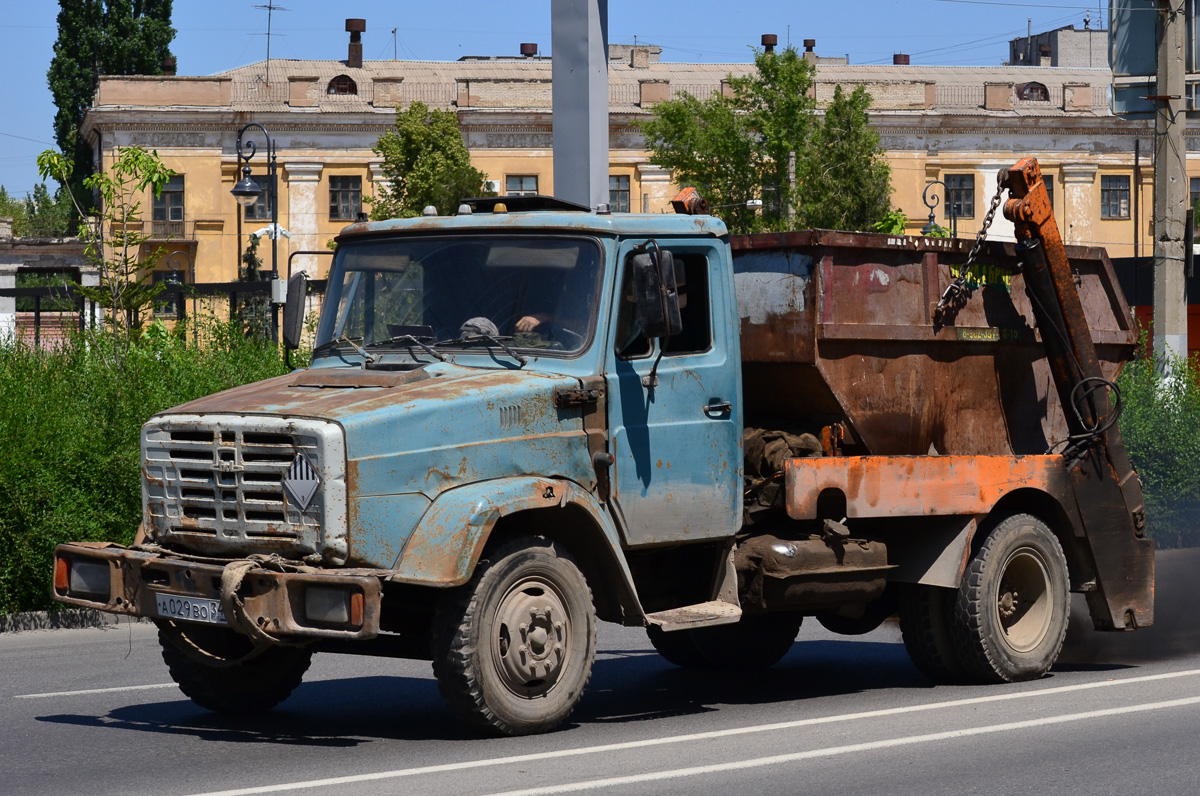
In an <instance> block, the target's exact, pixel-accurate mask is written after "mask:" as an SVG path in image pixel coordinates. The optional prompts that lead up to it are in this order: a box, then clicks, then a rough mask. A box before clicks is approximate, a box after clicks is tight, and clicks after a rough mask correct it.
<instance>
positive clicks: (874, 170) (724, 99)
mask: <svg viewBox="0 0 1200 796" xmlns="http://www.w3.org/2000/svg"><path fill="white" fill-rule="evenodd" d="M754 62H755V67H756V68H755V71H754V72H752V73H750V74H748V75H746V76H744V77H734V76H730V77H729V85H730V92H729V96H725V95H723V94H719V95H713V96H711V97H709V98H707V99H704V100H699V99H696V98H694V97H690V96H684V97H681V98H680V99H678V100H671V101H669V102H663V103H660V104H659V105H657V106H656V107H655V108H654V113H653V116H652V118H650V119H648V120H646V121H644V122H642V123H641V129H642V133H643V135H644V136H645V138H646V145H647V147H648V148H649V149H650V151H651V158H650V160H651V162H652V163H654V164H655V165H657V166H662V167H664V168H668V169H670V170H671V171H672V174H673V175H674V178H675V179H676V181H678V182H679V183H680V184H682V185H692V186H695V187H696V188H697V189H699V191H700V193H701V194H702V195H704V196H705V198H706V199H708V202H709V205H710V206H711V207H712V208H713V212H714V213H715V214H716V215H719V216H720V217H721V218H723V219H724V220H725V222H726V224H728V226H729V228H730V229H731V230H732V231H734V232H754V231H761V230H784V229H796V228H800V227H813V226H827V227H835V228H840V229H867V228H868V227H869V226H870V225H871V223H873V222H874V221H877V220H878V219H879V218H880V217H882V216H883V215H884V214H885V213H886V212H887V211H888V206H889V203H888V200H889V199H890V195H891V184H890V172H889V170H888V167H887V163H886V161H884V160H883V157H882V151H881V150H880V149H879V137H878V134H876V133H875V132H874V131H873V130H871V129H870V128H869V127H868V124H867V115H866V110H867V108H868V107H869V106H870V95H869V94H867V92H866V91H864V90H863V89H861V88H859V89H856V90H855V91H853V92H850V93H849V94H847V93H846V92H843V91H841V89H840V88H839V89H838V90H837V91H835V95H834V99H833V101H832V102H831V103H830V105H829V107H828V108H827V109H826V110H825V114H824V116H821V115H820V114H819V113H818V108H817V103H816V100H815V99H814V95H815V92H814V90H813V88H814V82H813V67H812V65H811V64H809V63H808V62H807V61H805V60H804V59H803V58H802V57H801V56H800V54H799V53H797V52H796V50H795V49H793V48H791V47H789V48H787V49H786V50H783V51H781V52H771V53H768V52H763V51H758V52H756V53H755V58H754ZM831 198H832V199H833V200H834V205H833V206H832V207H827V206H826V204H827V200H829V199H831ZM754 199H761V200H762V211H761V213H759V212H757V211H755V210H752V209H750V208H747V207H746V203H747V202H748V201H750V200H754Z"/></svg>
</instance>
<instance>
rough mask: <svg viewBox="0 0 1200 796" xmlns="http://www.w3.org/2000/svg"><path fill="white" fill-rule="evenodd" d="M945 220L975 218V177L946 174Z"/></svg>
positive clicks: (972, 175) (971, 175)
mask: <svg viewBox="0 0 1200 796" xmlns="http://www.w3.org/2000/svg"><path fill="white" fill-rule="evenodd" d="M943 181H944V182H945V183H946V218H974V217H975V175H974V174H947V175H946V176H945V179H944V180H943Z"/></svg>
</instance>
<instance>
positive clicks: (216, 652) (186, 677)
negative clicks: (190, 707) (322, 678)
mask: <svg viewBox="0 0 1200 796" xmlns="http://www.w3.org/2000/svg"><path fill="white" fill-rule="evenodd" d="M158 642H159V644H160V645H161V646H162V656H163V662H164V663H166V664H167V669H168V670H169V671H170V673H171V679H172V680H174V681H175V682H176V683H177V684H178V685H179V690H180V691H182V692H183V693H184V694H185V695H186V696H187V697H188V698H189V699H191V700H192V701H193V702H195V703H196V704H197V705H199V706H200V707H202V708H208V709H209V710H212V711H216V712H217V713H261V712H263V711H267V710H270V709H271V708H273V707H275V706H276V705H278V704H279V703H280V702H282V701H283V700H285V699H287V698H288V696H289V695H290V694H291V693H292V691H294V690H295V689H296V686H298V685H300V681H301V680H302V679H303V678H304V673H305V672H306V671H308V666H309V663H311V661H312V652H310V651H309V650H307V649H303V648H300V647H269V648H268V649H266V650H263V651H262V652H261V653H259V654H257V655H255V656H254V657H252V658H246V656H247V655H248V654H249V653H251V652H252V651H253V645H252V644H251V643H250V640H249V639H247V638H246V637H245V636H241V635H239V634H237V633H234V632H233V631H232V630H226V629H224V628H215V627H214V628H208V627H195V628H193V627H186V628H185V627H180V626H179V625H176V624H174V623H171V622H163V623H162V624H160V625H159V630H158ZM243 658H245V659H244V660H242V659H243Z"/></svg>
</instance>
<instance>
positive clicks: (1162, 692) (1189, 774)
mask: <svg viewBox="0 0 1200 796" xmlns="http://www.w3.org/2000/svg"><path fill="white" fill-rule="evenodd" d="M1196 563H1200V556H1197V555H1194V554H1192V553H1187V554H1176V555H1174V557H1171V556H1169V555H1167V556H1164V555H1160V561H1159V573H1160V577H1159V585H1158V596H1159V622H1158V624H1156V626H1155V627H1154V628H1151V629H1146V630H1142V631H1139V632H1138V633H1136V634H1122V635H1120V636H1119V637H1113V636H1111V635H1108V634H1105V635H1098V634H1092V633H1090V632H1080V631H1081V630H1082V628H1083V624H1084V623H1082V622H1075V623H1073V627H1072V631H1071V636H1070V639H1069V644H1068V648H1067V649H1066V651H1065V652H1064V656H1063V659H1062V662H1061V663H1060V665H1059V666H1057V667H1056V668H1055V670H1054V672H1053V673H1052V675H1051V676H1049V677H1047V678H1045V679H1043V680H1040V681H1038V682H1035V683H1025V684H1020V685H1013V686H989V687H946V686H939V687H933V686H931V685H930V684H929V683H928V682H927V681H925V680H924V679H923V678H922V677H921V676H920V675H919V674H917V672H916V670H915V669H914V668H913V667H912V665H911V664H910V663H909V661H908V658H907V656H906V654H905V652H904V647H903V645H902V644H901V643H900V638H899V632H898V630H897V629H896V628H895V626H894V625H885V626H884V627H882V628H880V629H879V630H877V631H876V632H874V633H871V634H868V635H866V636H862V637H858V638H846V637H838V636H833V635H831V634H829V633H826V632H825V631H823V630H822V629H821V628H820V627H819V626H818V625H817V624H816V623H815V622H813V623H811V626H810V625H809V624H806V625H805V627H804V629H803V630H802V631H801V635H800V639H799V642H798V643H797V644H796V645H795V647H794V648H793V649H792V652H791V653H790V654H789V655H788V657H787V658H785V659H784V661H783V662H782V663H781V664H779V665H778V666H777V667H775V668H774V669H772V670H770V671H769V672H766V673H762V674H758V675H754V676H752V677H746V678H741V679H732V678H730V677H728V676H722V675H718V674H708V673H695V672H687V671H683V670H680V669H676V668H674V667H672V666H670V665H669V664H667V663H666V662H665V661H663V660H662V659H661V658H659V657H658V656H657V655H656V654H655V653H654V651H653V649H651V648H650V646H649V644H648V642H647V641H646V639H645V635H644V633H643V632H642V631H640V630H636V629H623V628H617V627H614V626H611V625H602V626H601V635H600V653H599V655H598V658H597V661H596V667H595V674H594V676H593V678H592V682H591V685H590V686H589V689H588V692H587V694H586V696H585V698H584V700H583V702H582V704H581V705H580V707H579V709H578V710H577V711H576V713H575V715H574V716H573V717H572V720H571V722H570V724H569V725H568V726H567V727H566V728H565V729H563V730H562V731H560V732H557V733H553V734H550V735H544V736H536V737H532V738H515V739H478V738H473V737H471V736H470V735H469V734H467V733H466V732H464V731H463V730H462V729H461V728H460V727H459V726H458V725H457V724H456V723H455V722H454V721H453V720H452V719H451V718H450V717H449V715H448V714H447V713H446V711H445V710H444V708H443V706H442V703H441V699H440V697H439V696H438V693H437V687H436V685H435V683H434V680H433V677H432V673H431V671H430V667H429V664H428V663H425V662H419V661H394V660H385V659H372V658H361V657H355V656H339V655H326V656H317V658H316V659H315V660H314V664H313V668H312V669H311V670H310V672H309V675H308V677H307V678H306V680H305V683H304V684H303V685H302V686H301V687H300V688H299V689H298V690H297V691H296V693H295V694H293V696H292V697H291V698H290V699H288V700H287V701H286V702H284V703H283V704H282V705H281V706H280V707H279V708H277V709H276V710H275V711H274V712H272V713H270V714H267V715H265V716H261V717H254V718H244V717H240V718H231V717H223V716H218V715H215V714H211V713H208V712H206V711H204V710H202V709H200V708H198V707H195V706H194V705H193V704H192V703H191V702H189V701H188V700H186V699H185V698H184V697H183V696H182V695H181V694H179V692H178V691H177V690H176V689H175V688H174V686H173V685H172V684H170V679H169V677H168V675H167V671H166V667H165V666H164V665H163V663H162V661H161V658H160V657H159V652H158V644H157V640H156V638H155V634H154V629H153V627H152V626H150V625H144V624H138V625H122V626H120V627H116V628H108V629H102V630H60V631H43V632H34V633H20V634H8V635H5V636H0V705H2V706H3V708H2V710H0V772H2V773H0V793H4V794H72V793H87V794H143V793H145V794H155V795H156V796H172V795H174V794H211V793H214V792H220V793H229V794H233V793H239V794H240V793H247V794H248V793H301V794H315V795H317V796H325V795H326V794H354V795H355V796H357V795H358V794H381V793H389V794H390V793H404V794H425V793H430V794H456V795H457V794H500V793H503V794H511V793H561V792H571V791H577V790H587V791H593V792H598V793H604V794H625V793H679V794H689V796H694V795H695V794H702V793H703V794H706V793H726V794H740V793H754V794H773V793H788V794H791V793H814V794H840V793H844V794H855V796H862V795H863V794H873V793H884V792H887V793H896V794H901V793H921V794H975V793H987V794H992V793H1004V794H1020V793H1033V792H1038V793H1087V794H1089V795H1097V794H1110V793H1111V794H1123V795H1124V794H1130V793H1136V794H1138V795H1139V796H1144V795H1145V794H1157V793H1172V794H1175V793H1179V794H1182V793H1196V792H1200V763H1198V762H1197V761H1198V758H1200V755H1198V753H1200V737H1198V733H1197V728H1198V727H1200V642H1198V641H1197V640H1196V639H1197V633H1198V632H1200V610H1197V608H1200V600H1198V599H1197V597H1196V595H1197V594H1198V593H1200V592H1197V591H1196V590H1197V588H1198V587H1197V585H1196V584H1195V583H1194V579H1193V577H1192V574H1191V573H1193V572H1194V571H1195V566H1194V565H1195V564H1196ZM1074 607H1075V608H1076V609H1077V610H1079V611H1082V610H1083V607H1082V605H1080V604H1079V603H1076V604H1075V606H1074Z"/></svg>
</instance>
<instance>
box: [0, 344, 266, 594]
mask: <svg viewBox="0 0 1200 796" xmlns="http://www.w3.org/2000/svg"><path fill="white" fill-rule="evenodd" d="M203 337H204V338H205V345H204V346H203V347H200V348H198V347H195V346H192V345H189V344H187V343H186V342H185V341H184V340H183V339H181V338H180V337H176V336H173V335H171V334H168V333H167V332H166V330H165V328H163V327H162V326H161V324H156V325H152V326H151V328H150V329H149V330H148V332H147V333H146V334H144V335H142V336H141V338H140V339H139V340H138V341H137V342H136V343H134V344H133V345H131V346H130V347H129V348H128V349H127V350H124V351H122V350H120V349H119V348H118V347H117V346H116V345H114V342H113V340H112V339H111V338H110V337H107V336H104V335H97V336H88V337H79V338H76V339H74V340H71V341H68V342H66V343H65V344H63V345H62V346H60V347H59V348H57V349H55V350H52V351H45V350H39V349H36V348H33V347H32V346H30V345H28V344H25V343H21V342H14V341H12V340H11V339H10V340H0V613H10V612H15V611H32V610H43V609H47V608H50V607H52V603H51V600H50V587H49V577H50V572H51V564H52V554H53V550H54V546H55V545H56V544H59V543H61V542H68V541H112V542H118V543H122V544H127V543H129V542H131V541H132V539H133V535H134V532H135V531H136V530H137V526H138V523H139V522H140V521H141V510H142V509H141V478H140V464H139V453H140V452H139V432H140V429H141V426H142V424H143V423H144V422H145V421H146V420H147V419H149V418H150V416H151V415H153V414H154V413H156V412H158V411H161V410H163V409H166V408H169V407H171V406H175V405H176V404H180V403H183V402H185V401H189V400H192V399H193V398H198V397H200V396H203V395H208V394H210V393H213V392H217V391H219V390H224V389H228V388H230V387H234V386H237V385H239V384H245V383H247V382H252V381H257V380H259V379H264V378H268V377H270V376H276V375H280V374H282V373H284V372H285V368H284V365H283V360H282V357H281V355H280V352H279V350H278V349H276V348H275V347H274V346H271V345H266V344H263V343H262V342H259V341H255V340H250V339H247V338H246V337H245V336H243V334H242V333H241V330H240V328H238V327H236V326H232V325H228V324H216V323H214V324H210V326H209V327H208V328H206V329H205V333H204V335H203Z"/></svg>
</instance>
